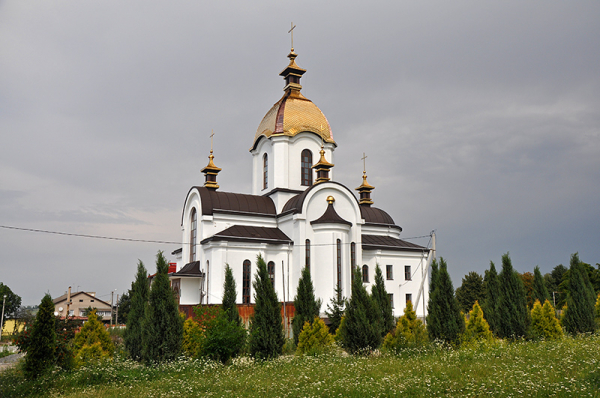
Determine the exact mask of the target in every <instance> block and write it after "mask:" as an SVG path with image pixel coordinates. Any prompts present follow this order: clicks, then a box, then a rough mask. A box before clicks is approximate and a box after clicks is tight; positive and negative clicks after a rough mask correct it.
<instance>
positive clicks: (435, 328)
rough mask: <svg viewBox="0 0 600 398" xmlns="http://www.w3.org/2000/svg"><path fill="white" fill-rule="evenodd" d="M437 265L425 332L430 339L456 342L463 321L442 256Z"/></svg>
mask: <svg viewBox="0 0 600 398" xmlns="http://www.w3.org/2000/svg"><path fill="white" fill-rule="evenodd" d="M439 266H440V268H439V272H438V275H437V277H436V282H435V284H436V286H435V287H434V289H433V292H432V293H431V296H430V297H429V313H428V314H427V332H428V333H429V338H430V339H431V340H442V341H445V342H447V343H452V344H457V343H458V342H459V340H460V335H461V334H462V332H463V330H464V328H465V321H464V317H463V315H462V314H461V313H460V308H459V306H458V301H456V297H454V287H453V286H452V280H451V279H450V275H449V274H448V266H447V265H446V261H445V260H444V258H443V257H440V265H439Z"/></svg>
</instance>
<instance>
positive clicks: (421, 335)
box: [382, 301, 428, 352]
mask: <svg viewBox="0 0 600 398" xmlns="http://www.w3.org/2000/svg"><path fill="white" fill-rule="evenodd" d="M427 340H428V337H427V329H426V328H425V325H423V322H421V320H420V319H417V314H416V312H415V310H414V309H413V305H412V302H410V301H408V302H407V303H406V307H404V315H402V316H401V317H400V319H398V322H397V323H396V329H395V330H394V331H392V332H390V333H388V334H387V335H386V336H385V339H384V340H383V345H382V347H383V348H385V349H387V350H390V351H396V352H398V351H399V350H401V349H403V348H409V347H418V346H421V345H423V344H425V343H427Z"/></svg>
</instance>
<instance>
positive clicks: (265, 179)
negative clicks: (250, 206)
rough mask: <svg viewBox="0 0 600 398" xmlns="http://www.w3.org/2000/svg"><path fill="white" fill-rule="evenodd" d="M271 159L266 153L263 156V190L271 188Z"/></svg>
mask: <svg viewBox="0 0 600 398" xmlns="http://www.w3.org/2000/svg"><path fill="white" fill-rule="evenodd" d="M268 181H269V158H268V156H267V154H266V153H265V154H264V156H263V189H267V187H268V186H269V184H268Z"/></svg>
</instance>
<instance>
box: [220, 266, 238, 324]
mask: <svg viewBox="0 0 600 398" xmlns="http://www.w3.org/2000/svg"><path fill="white" fill-rule="evenodd" d="M222 303H223V311H225V312H226V313H227V317H228V318H229V320H230V321H233V322H235V324H236V325H238V326H240V325H241V324H242V318H241V317H240V313H239V311H238V308H237V291H236V284H235V278H234V277H233V272H232V271H231V267H230V266H229V264H225V282H224V283H223V301H222Z"/></svg>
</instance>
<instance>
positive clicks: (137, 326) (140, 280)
mask: <svg viewBox="0 0 600 398" xmlns="http://www.w3.org/2000/svg"><path fill="white" fill-rule="evenodd" d="M149 290H150V289H149V288H148V271H146V268H145V267H144V263H142V261H141V260H140V261H139V262H138V265H137V274H136V276H135V281H134V282H133V283H132V284H131V290H130V292H131V306H130V309H129V313H128V314H127V328H126V329H125V349H126V350H127V351H128V352H129V356H130V357H131V358H133V359H134V360H136V361H140V360H141V359H142V321H143V319H144V317H145V316H146V308H147V307H148V294H149Z"/></svg>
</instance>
